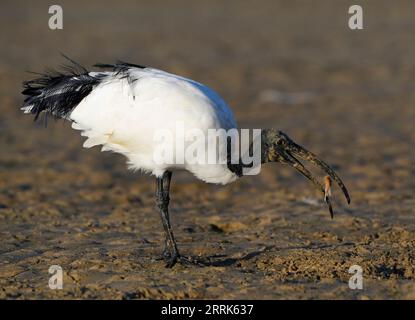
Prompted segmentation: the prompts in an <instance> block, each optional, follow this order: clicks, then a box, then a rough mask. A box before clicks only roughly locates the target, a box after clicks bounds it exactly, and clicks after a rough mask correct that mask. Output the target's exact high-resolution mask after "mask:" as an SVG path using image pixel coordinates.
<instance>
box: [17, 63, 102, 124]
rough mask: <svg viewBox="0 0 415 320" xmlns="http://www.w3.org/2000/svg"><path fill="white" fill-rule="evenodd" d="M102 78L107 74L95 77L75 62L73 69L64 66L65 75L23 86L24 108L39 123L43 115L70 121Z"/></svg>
mask: <svg viewBox="0 0 415 320" xmlns="http://www.w3.org/2000/svg"><path fill="white" fill-rule="evenodd" d="M72 62H73V61H72ZM102 78H103V74H99V73H93V74H91V73H89V72H88V70H86V69H85V68H84V67H82V66H81V65H79V64H77V63H75V62H73V65H72V66H64V71H63V72H58V71H52V72H48V73H45V74H40V77H39V78H37V79H34V80H30V81H25V82H24V83H23V87H24V90H23V91H22V94H23V95H25V96H26V98H25V100H24V103H23V106H22V108H21V109H22V110H23V111H24V112H25V113H32V114H34V115H35V120H36V119H37V118H38V117H39V115H40V114H41V113H42V112H45V113H46V115H48V114H50V115H53V116H55V117H59V118H67V117H68V116H69V114H70V113H71V111H72V110H73V109H74V108H75V107H76V106H77V105H78V104H79V103H80V102H81V101H82V100H83V99H84V98H85V97H86V96H87V95H89V94H90V93H91V91H92V90H93V89H94V87H95V86H97V85H98V84H99V83H100V81H101V80H102Z"/></svg>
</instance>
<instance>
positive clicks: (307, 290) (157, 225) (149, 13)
mask: <svg viewBox="0 0 415 320" xmlns="http://www.w3.org/2000/svg"><path fill="white" fill-rule="evenodd" d="M195 3H196V2H195V1H193V2H177V3H176V4H173V3H171V2H168V3H167V2H165V1H163V2H159V1H151V2H147V3H139V2H138V1H124V2H123V5H122V6H119V5H116V4H115V2H109V1H89V2H88V4H86V3H85V2H84V1H61V4H62V6H63V8H64V29H63V30H61V31H52V30H49V29H48V25H47V22H48V18H49V15H48V13H47V8H48V5H49V3H48V2H42V1H36V4H34V3H31V4H29V3H28V2H27V1H1V4H0V111H1V112H0V298H7V299H45V298H52V299H61V298H64V299H79V298H80V299H85V298H88V299H102V298H105V299H134V298H138V299H141V298H145V299H148V298H152V299H153V298H156V299H158V298H161V299H170V298H191V299H192V298H201V299H204V298H218V299H224V298H226V299H228V298H230V299H232V298H243V299H249V298H252V299H263V298H270V299H298V298H299V299H326V298H328V299H378V298H388V299H396V298H404V299H414V298H415V282H414V277H415V266H414V259H415V252H414V245H415V234H414V230H415V199H414V194H415V179H414V176H415V152H414V150H413V148H414V145H415V131H414V123H415V107H414V106H415V90H414V89H415V84H414V83H415V82H414V78H415V62H414V61H415V60H414V57H415V41H414V38H415V22H414V19H413V12H415V11H414V10H415V3H414V2H413V1H394V2H393V3H392V2H390V1H388V2H386V1H365V6H364V25H365V29H364V30H362V31H351V30H350V29H349V28H348V27H347V17H348V15H347V9H348V6H349V5H350V4H349V3H348V2H344V1H313V2H311V1H289V2H288V1H261V2H259V3H254V2H249V1H243V2H242V1H226V4H221V2H216V1H209V4H203V5H196V4H195ZM60 52H64V53H66V54H68V55H69V56H71V57H73V58H74V59H76V60H78V61H80V62H81V63H83V64H84V65H86V66H90V65H92V64H94V63H96V62H113V61H115V60H117V59H122V60H127V61H131V62H133V63H138V64H144V65H150V66H154V67H157V68H161V69H164V70H167V71H170V72H174V73H179V74H181V75H184V76H187V77H191V78H194V79H196V80H198V81H200V82H203V83H206V84H207V85H209V86H211V87H212V88H214V89H215V90H217V91H218V92H219V93H220V94H221V95H222V96H223V97H224V98H225V99H226V100H227V101H228V103H229V104H230V105H231V106H232V108H233V109H234V113H235V116H236V118H237V119H238V122H239V125H240V126H241V127H249V128H261V127H264V128H274V127H275V128H279V129H281V130H283V131H285V132H286V133H287V134H289V135H290V136H291V137H292V138H293V139H294V140H296V141H297V142H299V143H300V144H302V145H304V146H306V147H307V148H308V149H310V150H312V151H314V152H315V153H317V154H318V155H320V156H321V157H322V158H323V159H325V160H326V161H327V162H328V163H330V164H331V165H333V167H335V168H336V170H337V171H338V172H339V174H340V175H341V176H342V177H343V179H344V181H345V183H346V184H347V186H348V188H349V190H350V193H351V196H352V204H351V205H350V206H347V205H346V204H345V202H344V201H343V199H342V198H341V197H340V193H339V192H338V190H335V191H336V195H337V201H336V209H337V214H336V216H335V219H334V220H331V219H330V217H329V215H328V212H327V209H326V208H325V207H324V205H323V204H322V201H321V199H320V198H321V197H320V195H319V194H318V193H316V192H315V191H314V189H313V186H312V185H311V184H310V183H309V182H307V181H305V180H304V179H303V178H302V177H301V176H299V175H298V174H297V173H296V172H294V170H292V169H290V168H288V167H285V166H283V165H275V164H274V165H272V164H271V165H266V166H264V167H263V169H262V172H261V174H260V175H259V176H255V177H245V178H243V179H241V180H239V181H237V182H235V183H233V184H232V185H229V186H225V187H223V186H215V185H207V184H204V183H201V182H199V181H197V180H195V179H194V178H193V177H192V176H191V175H190V174H187V173H184V172H179V173H175V174H174V176H173V191H172V195H171V198H172V202H171V215H172V224H173V228H174V231H175V233H176V237H177V240H178V244H179V248H180V249H181V251H182V253H183V254H184V255H189V256H194V257H202V258H204V259H206V260H207V261H209V263H210V265H209V266H206V267H202V268H201V267H196V266H181V265H178V266H176V267H175V268H173V269H166V268H164V262H163V261H160V260H158V258H159V257H160V253H161V250H162V239H163V230H162V226H161V222H160V220H159V215H158V213H157V212H156V211H155V209H154V197H153V195H154V189H155V186H154V181H153V180H154V179H153V178H151V177H147V176H144V175H142V174H140V173H132V172H128V171H127V169H126V165H125V159H124V158H123V157H121V156H119V155H115V154H109V153H101V152H100V151H99V149H98V148H95V149H91V150H86V149H82V147H81V145H82V141H83V139H82V137H80V136H79V134H78V133H77V132H75V131H73V130H71V129H70V126H69V124H68V123H65V122H63V121H58V122H54V121H50V122H49V123H48V128H44V126H43V125H42V123H37V124H35V123H33V121H32V118H31V117H29V116H24V115H23V114H21V113H20V112H19V110H18V109H19V106H20V105H21V103H22V97H21V96H20V90H21V82H22V81H23V80H27V79H28V78H29V79H30V78H31V77H32V76H33V75H30V74H27V73H25V71H27V70H32V71H43V70H44V69H45V68H46V67H55V66H57V65H58V64H60V63H62V62H63V59H62V58H61V57H60V55H59V53H60ZM51 265H60V266H61V267H62V268H63V271H64V278H63V281H64V288H63V290H51V289H49V287H48V279H49V277H50V275H49V274H48V268H49V267H50V266H51ZM352 265H359V266H361V267H362V269H363V277H364V288H363V290H351V289H349V287H348V280H349V277H350V276H351V275H350V274H349V273H348V269H349V267H350V266H352Z"/></svg>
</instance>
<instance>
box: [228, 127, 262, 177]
mask: <svg viewBox="0 0 415 320" xmlns="http://www.w3.org/2000/svg"><path fill="white" fill-rule="evenodd" d="M241 136H242V135H241V134H239V135H238V137H237V139H239V141H238V142H239V143H237V144H235V142H233V141H232V139H231V138H230V137H228V138H227V166H228V169H229V170H230V171H231V172H233V173H235V174H236V175H237V176H238V177H242V176H243V175H244V169H248V168H252V167H253V165H254V164H255V163H254V161H252V162H250V163H246V161H243V160H244V159H243V156H244V155H248V156H249V157H250V158H251V157H252V158H253V157H255V155H254V152H259V153H258V155H257V156H258V157H259V158H260V163H264V162H266V161H265V158H266V148H267V144H266V139H264V130H261V137H260V139H261V141H260V143H259V145H255V141H253V139H252V141H250V142H249V144H248V147H245V148H244V144H243V143H241ZM257 143H258V142H257ZM235 145H236V146H237V147H236V148H239V146H240V153H239V155H240V156H239V160H238V161H236V162H235V161H232V152H234V150H233V149H232V148H235ZM258 147H259V148H258Z"/></svg>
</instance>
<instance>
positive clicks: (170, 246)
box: [156, 171, 204, 268]
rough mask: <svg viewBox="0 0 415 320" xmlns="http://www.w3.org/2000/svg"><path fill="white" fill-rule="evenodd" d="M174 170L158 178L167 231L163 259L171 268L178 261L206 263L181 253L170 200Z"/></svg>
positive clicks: (162, 215)
mask: <svg viewBox="0 0 415 320" xmlns="http://www.w3.org/2000/svg"><path fill="white" fill-rule="evenodd" d="M171 176H172V172H171V171H166V172H165V173H164V174H163V176H162V177H161V178H157V189H156V204H157V208H158V210H159V212H160V216H161V221H162V223H163V228H164V232H165V241H164V250H163V259H164V260H165V261H166V267H167V268H171V267H173V266H174V265H175V264H176V263H177V262H179V263H181V264H184V265H190V264H192V265H198V266H202V265H204V264H203V263H202V262H200V261H198V260H196V259H194V258H190V257H183V256H181V255H180V254H179V250H178V249H177V244H176V240H175V239H174V235H173V231H172V229H171V224H170V215H169V202H170V181H171Z"/></svg>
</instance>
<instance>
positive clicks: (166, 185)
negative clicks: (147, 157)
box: [162, 171, 177, 261]
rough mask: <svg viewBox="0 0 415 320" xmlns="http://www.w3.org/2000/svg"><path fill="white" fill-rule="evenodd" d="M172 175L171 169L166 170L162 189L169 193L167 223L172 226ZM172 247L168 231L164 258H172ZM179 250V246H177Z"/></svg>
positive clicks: (167, 197)
mask: <svg viewBox="0 0 415 320" xmlns="http://www.w3.org/2000/svg"><path fill="white" fill-rule="evenodd" d="M171 176H172V172H171V171H166V172H165V174H163V177H162V180H163V181H162V189H163V193H164V194H167V196H166V201H167V209H166V212H167V214H166V219H167V223H168V224H169V226H171V224H170V213H169V209H168V206H169V202H170V181H171ZM171 248H172V243H171V241H170V237H169V235H168V234H167V233H166V234H165V239H164V249H163V258H164V259H165V260H166V261H169V260H170V259H171V253H170V251H171ZM176 250H177V248H176Z"/></svg>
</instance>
